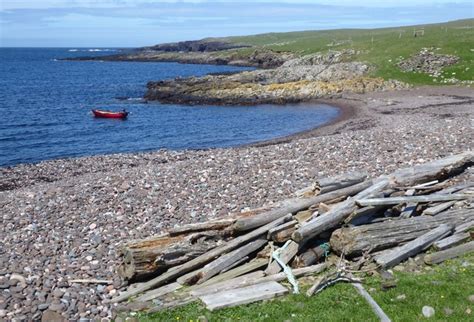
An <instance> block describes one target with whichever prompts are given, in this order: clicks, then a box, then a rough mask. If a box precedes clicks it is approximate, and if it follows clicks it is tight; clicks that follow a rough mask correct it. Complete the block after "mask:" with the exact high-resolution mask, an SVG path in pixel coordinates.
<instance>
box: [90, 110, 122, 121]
mask: <svg viewBox="0 0 474 322" xmlns="http://www.w3.org/2000/svg"><path fill="white" fill-rule="evenodd" d="M92 113H93V114H94V116H95V117H98V118H106V119H126V118H127V116H128V112H111V111H103V110H92Z"/></svg>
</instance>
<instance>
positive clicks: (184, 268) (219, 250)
mask: <svg viewBox="0 0 474 322" xmlns="http://www.w3.org/2000/svg"><path fill="white" fill-rule="evenodd" d="M291 219H292V216H291V215H287V216H284V217H281V218H278V219H276V220H274V221H272V222H271V223H269V224H266V225H265V226H262V227H260V228H258V229H255V230H253V231H251V232H249V233H247V234H245V235H242V236H239V237H236V238H234V239H232V240H230V241H228V242H227V243H225V244H224V245H222V246H220V247H216V248H214V249H212V250H210V251H208V252H206V253H204V254H203V255H201V256H199V257H196V258H194V259H192V260H190V261H189V262H186V263H184V264H183V265H181V267H179V268H177V269H175V270H172V271H168V272H165V273H163V274H162V275H160V276H158V277H155V278H154V279H152V280H150V281H148V282H146V283H143V284H142V285H141V286H140V287H137V288H136V289H134V290H132V291H130V292H125V293H123V294H120V295H119V296H117V297H115V298H113V299H112V300H111V303H119V302H122V301H124V300H126V299H128V298H129V297H131V296H135V295H137V294H140V293H143V292H145V291H148V290H149V289H151V288H154V287H158V286H161V285H163V284H165V283H166V282H168V281H170V280H172V279H175V278H177V277H179V276H181V275H183V274H185V273H187V272H189V271H192V270H193V269H196V268H198V267H199V266H201V265H203V264H205V263H207V262H209V261H211V260H212V259H214V258H216V257H217V256H220V255H222V254H224V253H227V252H229V251H232V250H234V249H236V248H238V247H239V246H240V245H242V244H244V243H246V242H248V241H250V240H253V239H255V238H257V237H259V236H262V235H263V234H266V233H267V232H268V230H270V229H271V228H273V227H276V226H279V225H281V224H282V223H284V222H287V221H289V220H291Z"/></svg>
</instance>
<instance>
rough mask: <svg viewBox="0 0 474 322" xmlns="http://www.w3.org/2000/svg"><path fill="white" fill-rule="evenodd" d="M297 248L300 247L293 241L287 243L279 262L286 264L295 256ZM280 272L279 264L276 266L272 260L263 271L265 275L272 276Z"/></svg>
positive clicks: (276, 263)
mask: <svg viewBox="0 0 474 322" xmlns="http://www.w3.org/2000/svg"><path fill="white" fill-rule="evenodd" d="M299 248H300V245H299V244H298V243H295V242H294V241H291V242H289V243H288V245H287V247H286V248H285V249H283V250H282V251H281V253H280V259H281V261H282V262H283V263H285V264H287V263H288V262H289V261H290V260H291V259H292V258H293V257H295V256H296V254H297V253H298V250H299ZM280 271H281V266H280V264H278V262H277V261H275V260H274V261H272V262H271V263H270V265H268V267H267V269H266V270H265V274H267V275H272V274H276V273H278V272H280Z"/></svg>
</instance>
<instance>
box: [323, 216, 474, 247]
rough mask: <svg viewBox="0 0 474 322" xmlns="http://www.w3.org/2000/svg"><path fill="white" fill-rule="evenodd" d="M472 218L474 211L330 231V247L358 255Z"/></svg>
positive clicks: (394, 245) (395, 244) (392, 245)
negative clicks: (442, 225) (443, 225)
mask: <svg viewBox="0 0 474 322" xmlns="http://www.w3.org/2000/svg"><path fill="white" fill-rule="evenodd" d="M473 219H474V209H459V210H450V211H446V212H443V213H440V214H438V215H437V216H434V217H431V216H418V217H414V218H408V219H396V220H388V221H384V222H379V223H375V224H370V225H363V226H356V227H344V228H340V229H338V230H336V231H334V232H333V234H332V236H331V239H330V244H331V249H333V250H334V251H335V252H336V253H338V254H341V253H344V254H345V255H346V256H355V255H361V254H362V253H363V252H365V251H372V252H375V251H379V250H383V249H387V248H391V247H396V246H398V245H399V244H402V243H405V242H408V241H410V240H413V239H415V238H417V237H419V236H421V235H423V234H425V233H427V232H428V231H430V230H431V229H433V228H436V227H437V226H439V225H441V224H452V225H460V224H463V223H465V222H468V221H472V220H473Z"/></svg>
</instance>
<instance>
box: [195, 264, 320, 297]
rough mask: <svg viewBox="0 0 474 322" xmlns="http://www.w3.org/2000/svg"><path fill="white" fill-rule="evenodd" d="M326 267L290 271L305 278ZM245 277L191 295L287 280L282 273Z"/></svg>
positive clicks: (198, 289)
mask: <svg viewBox="0 0 474 322" xmlns="http://www.w3.org/2000/svg"><path fill="white" fill-rule="evenodd" d="M327 267H328V265H327V264H326V263H322V264H318V265H312V266H308V267H302V268H295V269H293V270H292V272H293V276H295V278H298V277H302V276H307V275H312V274H317V273H320V272H322V271H323V270H325V269H326V268H327ZM258 273H260V274H262V276H257V277H252V276H250V274H258ZM250 274H247V275H245V276H240V277H237V278H234V279H232V280H228V281H222V282H220V283H216V284H212V285H209V286H206V287H200V288H197V289H193V290H191V292H190V293H191V295H194V296H199V295H203V294H210V293H215V292H219V291H223V290H230V289H235V288H238V287H244V286H248V285H254V284H258V283H263V282H268V281H275V282H280V281H284V280H286V279H287V278H288V276H286V274H285V273H284V272H281V273H277V274H273V275H269V276H263V274H264V273H263V272H262V271H257V272H254V273H250Z"/></svg>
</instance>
